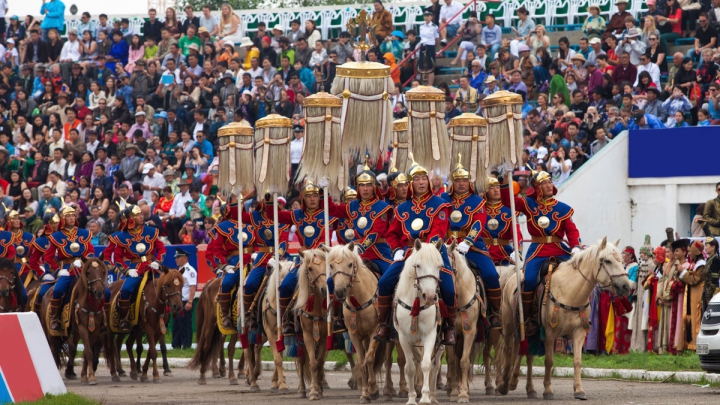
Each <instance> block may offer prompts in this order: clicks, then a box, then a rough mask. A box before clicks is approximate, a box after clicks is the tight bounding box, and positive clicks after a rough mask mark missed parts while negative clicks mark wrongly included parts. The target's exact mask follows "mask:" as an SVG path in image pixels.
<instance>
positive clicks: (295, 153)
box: [290, 125, 305, 179]
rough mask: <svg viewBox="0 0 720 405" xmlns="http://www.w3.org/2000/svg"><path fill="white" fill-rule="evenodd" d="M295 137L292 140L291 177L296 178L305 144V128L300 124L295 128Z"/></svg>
mask: <svg viewBox="0 0 720 405" xmlns="http://www.w3.org/2000/svg"><path fill="white" fill-rule="evenodd" d="M293 133H294V134H295V139H293V140H292V141H291V142H290V164H291V165H292V172H291V174H290V177H291V178H293V179H294V178H295V174H296V173H297V170H298V167H300V159H301V158H302V153H303V145H304V144H305V137H304V136H305V130H304V129H303V127H302V126H300V125H295V127H294V128H293Z"/></svg>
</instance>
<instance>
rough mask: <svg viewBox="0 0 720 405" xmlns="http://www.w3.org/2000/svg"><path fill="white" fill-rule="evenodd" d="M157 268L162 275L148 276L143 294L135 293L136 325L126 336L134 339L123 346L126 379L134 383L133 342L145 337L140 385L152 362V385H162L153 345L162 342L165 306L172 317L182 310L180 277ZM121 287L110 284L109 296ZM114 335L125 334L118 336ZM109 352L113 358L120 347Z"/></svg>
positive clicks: (173, 272) (181, 283) (135, 370)
mask: <svg viewBox="0 0 720 405" xmlns="http://www.w3.org/2000/svg"><path fill="white" fill-rule="evenodd" d="M161 268H162V274H160V275H159V276H158V275H154V274H150V275H148V277H149V278H150V280H151V282H148V283H146V284H145V288H144V289H143V291H138V294H142V295H143V297H142V300H143V305H142V307H141V308H140V316H139V319H138V323H137V325H135V327H133V329H132V330H131V331H130V334H131V335H134V337H135V339H134V340H132V339H128V342H126V345H125V348H126V350H127V353H128V357H129V358H130V378H131V379H133V380H137V378H138V366H137V365H136V363H135V356H134V352H133V347H134V344H133V343H134V342H135V341H138V340H142V334H143V333H145V335H146V336H147V342H148V354H147V356H146V358H145V363H144V364H143V366H142V374H141V375H140V381H142V382H146V381H148V375H147V372H148V368H149V366H150V361H152V366H153V382H155V383H159V382H162V379H161V378H160V373H159V372H158V367H157V348H156V347H155V344H156V343H157V342H159V341H160V340H161V339H165V330H161V324H162V325H163V327H164V322H165V309H166V307H169V308H170V311H171V312H172V313H174V314H177V313H179V312H180V311H181V310H182V308H183V304H182V286H183V283H184V279H183V276H182V274H181V273H180V272H179V271H177V270H168V268H167V267H165V266H161ZM148 271H153V270H148ZM122 284H123V282H122V281H120V282H115V283H113V284H112V286H111V290H112V296H113V297H115V296H116V295H118V294H119V293H120V289H121V288H122ZM161 321H162V322H161ZM117 335H125V333H118V334H117ZM111 341H114V342H121V341H122V337H120V339H112V337H111ZM113 346H115V345H113ZM112 353H113V356H119V353H120V347H119V346H118V347H115V348H114V350H112ZM119 360H120V359H119V358H116V359H115V362H116V364H119V363H120V361H119Z"/></svg>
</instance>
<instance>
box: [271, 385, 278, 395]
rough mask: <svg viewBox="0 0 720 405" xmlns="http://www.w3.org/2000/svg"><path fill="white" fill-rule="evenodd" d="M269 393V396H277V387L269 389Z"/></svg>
mask: <svg viewBox="0 0 720 405" xmlns="http://www.w3.org/2000/svg"><path fill="white" fill-rule="evenodd" d="M270 393H271V394H277V393H278V387H270Z"/></svg>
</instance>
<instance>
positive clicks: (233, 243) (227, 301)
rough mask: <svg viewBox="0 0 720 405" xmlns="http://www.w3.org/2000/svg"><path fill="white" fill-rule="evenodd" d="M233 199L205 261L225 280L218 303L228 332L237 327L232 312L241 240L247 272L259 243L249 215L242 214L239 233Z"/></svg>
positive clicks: (223, 211) (223, 212) (212, 233)
mask: <svg viewBox="0 0 720 405" xmlns="http://www.w3.org/2000/svg"><path fill="white" fill-rule="evenodd" d="M231 198H232V199H231V200H230V202H229V203H228V204H223V206H222V207H220V213H221V215H222V218H223V219H224V220H223V221H222V222H220V223H218V224H216V225H215V227H214V228H213V229H212V230H211V231H210V237H211V238H212V240H211V241H210V243H209V244H208V246H207V250H206V251H205V260H206V261H207V263H208V266H209V267H210V268H211V269H217V270H216V272H217V273H218V276H221V277H222V284H221V286H220V291H219V292H218V295H217V301H218V303H219V304H220V311H222V313H223V321H222V324H223V326H224V327H226V328H232V327H233V320H232V308H230V307H231V302H232V290H233V288H235V287H237V286H238V285H239V284H240V273H239V269H238V268H237V267H238V265H239V263H240V247H239V244H238V237H239V235H240V234H242V240H243V251H242V254H243V263H244V264H245V266H246V268H247V267H249V266H250V262H251V260H252V253H253V245H254V243H255V236H254V233H253V228H252V226H251V225H250V223H249V222H250V221H248V219H249V217H247V213H246V212H243V213H242V215H243V230H242V232H238V202H237V199H236V198H235V197H231ZM243 211H244V210H243ZM225 265H228V266H225ZM223 273H224V275H223Z"/></svg>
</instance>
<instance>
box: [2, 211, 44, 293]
mask: <svg viewBox="0 0 720 405" xmlns="http://www.w3.org/2000/svg"><path fill="white" fill-rule="evenodd" d="M5 229H7V230H8V231H9V232H10V233H11V234H12V244H13V246H15V268H17V270H18V274H19V275H20V279H21V281H22V283H23V287H25V288H27V286H28V284H30V282H31V281H32V279H33V276H36V277H37V279H38V280H39V279H40V278H41V277H42V273H39V274H38V273H34V274H33V271H32V268H31V267H30V261H29V258H30V252H31V248H32V244H33V241H34V240H35V237H34V236H33V235H32V234H31V233H30V232H24V231H23V223H22V219H20V213H19V212H17V211H15V210H11V209H8V208H7V207H6V208H5Z"/></svg>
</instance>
